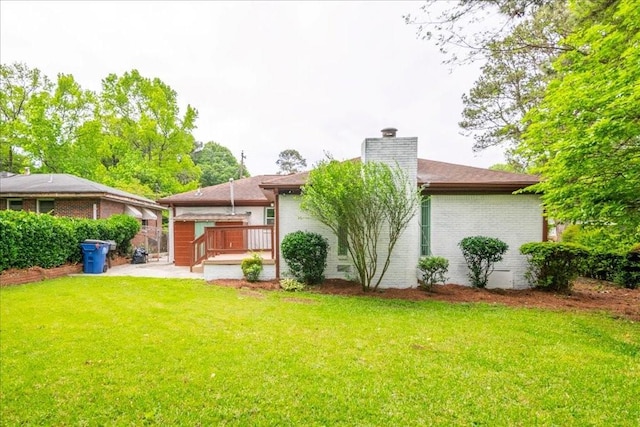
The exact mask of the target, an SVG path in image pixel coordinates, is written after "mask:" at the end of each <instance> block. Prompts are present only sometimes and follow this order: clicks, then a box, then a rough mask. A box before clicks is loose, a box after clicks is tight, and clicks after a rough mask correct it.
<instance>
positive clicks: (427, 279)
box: [418, 256, 449, 290]
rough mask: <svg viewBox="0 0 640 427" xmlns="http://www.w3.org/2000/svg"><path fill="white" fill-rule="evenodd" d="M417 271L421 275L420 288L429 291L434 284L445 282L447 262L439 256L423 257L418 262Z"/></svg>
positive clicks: (447, 268)
mask: <svg viewBox="0 0 640 427" xmlns="http://www.w3.org/2000/svg"><path fill="white" fill-rule="evenodd" d="M418 269H419V270H420V274H421V275H422V286H423V287H424V288H425V289H427V290H429V289H431V288H432V287H433V285H434V284H436V283H438V282H442V284H444V282H446V281H447V277H446V274H447V271H448V270H449V261H448V260H447V259H446V258H443V257H439V256H423V257H421V258H420V260H419V261H418Z"/></svg>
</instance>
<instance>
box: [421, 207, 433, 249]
mask: <svg viewBox="0 0 640 427" xmlns="http://www.w3.org/2000/svg"><path fill="white" fill-rule="evenodd" d="M421 211H422V212H421V215H420V255H423V256H427V255H431V199H430V198H428V197H427V198H425V199H423V200H422V209H421Z"/></svg>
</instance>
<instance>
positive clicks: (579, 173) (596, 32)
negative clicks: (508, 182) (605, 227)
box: [520, 0, 640, 232]
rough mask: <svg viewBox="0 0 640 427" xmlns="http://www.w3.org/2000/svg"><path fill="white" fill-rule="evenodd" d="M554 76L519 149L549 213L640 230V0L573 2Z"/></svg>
mask: <svg viewBox="0 0 640 427" xmlns="http://www.w3.org/2000/svg"><path fill="white" fill-rule="evenodd" d="M572 11H573V13H574V14H575V16H576V17H577V18H578V19H579V25H578V27H577V28H576V30H575V31H574V32H573V33H572V34H571V35H570V36H568V37H567V43H569V44H572V45H574V46H580V48H579V49H576V50H573V51H569V52H566V53H564V54H562V55H561V56H560V57H559V58H558V60H557V61H555V62H554V70H555V72H556V77H555V78H554V79H553V80H552V81H551V82H550V83H549V85H548V87H547V89H546V91H545V96H544V99H543V101H542V102H541V103H540V104H539V105H538V106H536V107H535V108H532V109H531V110H530V111H529V112H528V113H527V114H526V116H525V121H526V125H527V130H526V132H525V134H524V142H523V144H522V146H521V149H520V154H521V155H523V156H526V158H528V159H529V161H530V162H531V163H533V164H534V165H535V166H536V167H535V169H534V171H536V172H538V173H540V174H542V176H543V178H544V179H543V180H542V182H540V184H538V185H536V186H535V189H537V190H540V191H542V192H543V196H542V197H543V200H544V203H545V206H546V209H547V211H548V214H549V215H550V216H551V217H554V218H558V219H561V220H565V221H579V222H582V223H587V224H616V225H618V226H620V227H627V228H628V230H629V231H630V232H633V231H634V230H635V232H640V228H638V227H640V107H639V106H640V0H611V1H608V2H604V3H603V2H599V1H586V0H583V1H574V2H573V3H572Z"/></svg>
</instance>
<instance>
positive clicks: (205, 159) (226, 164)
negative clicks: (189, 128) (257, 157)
mask: <svg viewBox="0 0 640 427" xmlns="http://www.w3.org/2000/svg"><path fill="white" fill-rule="evenodd" d="M191 156H192V158H193V161H194V163H195V164H196V165H197V166H198V167H199V168H200V170H201V171H202V174H201V175H200V185H201V186H203V187H208V186H210V185H217V184H222V183H224V182H228V181H229V178H234V179H239V178H246V177H248V176H251V175H250V173H249V171H248V170H247V168H246V167H243V168H242V172H241V171H240V163H239V162H238V160H237V159H236V158H235V157H234V155H233V153H232V152H231V150H229V149H228V148H227V147H224V146H222V145H220V144H218V143H217V142H213V141H209V142H207V143H206V144H204V145H203V146H202V148H201V149H200V150H197V151H194V152H193V153H192V155H191ZM240 173H242V176H240Z"/></svg>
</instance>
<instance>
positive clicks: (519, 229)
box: [431, 195, 543, 289]
mask: <svg viewBox="0 0 640 427" xmlns="http://www.w3.org/2000/svg"><path fill="white" fill-rule="evenodd" d="M542 223H543V219H542V206H541V202H540V198H539V197H538V196H536V195H434V196H431V252H432V254H433V255H435V256H442V257H444V258H446V259H448V260H449V273H448V276H449V282H450V283H458V284H463V285H469V284H470V282H469V278H468V277H467V274H468V268H467V265H466V263H465V260H464V257H463V256H462V252H461V250H460V248H459V247H458V243H459V242H460V240H462V239H463V238H465V237H469V236H487V237H496V238H498V239H500V240H502V241H504V242H505V243H507V244H508V245H509V250H508V251H507V253H506V254H505V256H504V259H503V260H502V261H501V262H500V263H498V264H497V265H496V270H499V271H498V272H497V274H496V277H493V278H490V280H489V284H490V285H493V286H494V287H505V288H518V289H520V288H526V287H528V284H527V282H526V280H525V278H524V273H525V271H526V268H527V262H526V257H524V256H523V255H520V252H519V249H520V246H521V245H522V244H523V243H527V242H534V241H536V242H539V241H540V240H542ZM507 272H508V273H507ZM500 279H501V280H500Z"/></svg>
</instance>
